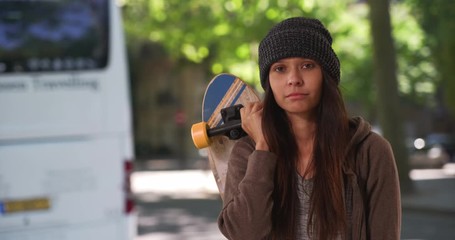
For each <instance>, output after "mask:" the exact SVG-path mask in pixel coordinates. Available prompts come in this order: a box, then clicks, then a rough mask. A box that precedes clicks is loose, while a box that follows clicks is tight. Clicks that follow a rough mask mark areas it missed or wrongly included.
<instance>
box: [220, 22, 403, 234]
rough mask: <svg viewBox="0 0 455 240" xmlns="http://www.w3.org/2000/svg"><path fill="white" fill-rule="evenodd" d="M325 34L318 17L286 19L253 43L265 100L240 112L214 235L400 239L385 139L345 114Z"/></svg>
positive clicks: (335, 61)
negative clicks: (256, 44)
mask: <svg viewBox="0 0 455 240" xmlns="http://www.w3.org/2000/svg"><path fill="white" fill-rule="evenodd" d="M331 45H332V38H331V36H330V33H329V32H328V31H327V29H326V28H325V27H324V26H323V25H322V24H321V22H320V21H318V20H316V19H308V18H303V17H297V18H290V19H286V20H284V21H283V22H280V23H278V24H277V25H276V26H274V27H273V28H272V29H271V30H270V32H269V33H268V34H267V36H266V37H265V38H264V39H263V40H262V41H261V43H260V45H259V68H260V78H261V84H262V87H263V88H264V90H265V96H264V100H263V102H257V103H253V104H250V105H247V106H245V107H244V108H242V109H241V117H242V128H243V129H244V130H245V131H246V132H247V133H248V137H245V138H243V139H241V140H239V142H238V143H237V145H236V146H235V148H234V150H233V151H232V154H231V158H230V162H229V166H228V173H227V179H226V188H225V197H224V199H223V209H222V211H221V213H220V216H219V219H218V225H219V228H220V230H221V232H222V233H223V234H224V235H225V236H226V237H227V238H228V239H233V240H241V239H246V240H254V239H280V240H281V239H319V240H326V239H355V240H358V239H399V238H400V225H401V204H400V191H399V182H398V175H397V170H396V165H395V160H394V157H393V153H392V149H391V147H390V144H389V143H388V142H387V141H386V140H385V139H384V138H382V137H381V136H379V135H377V134H375V133H374V132H371V127H370V125H369V124H368V123H367V122H366V121H364V120H363V119H362V118H360V117H356V118H349V117H348V116H347V113H346V109H345V106H344V102H343V99H342V96H341V93H340V90H339V87H338V84H339V82H340V64H339V61H338V58H337V56H336V54H335V52H334V51H333V49H332V47H331Z"/></svg>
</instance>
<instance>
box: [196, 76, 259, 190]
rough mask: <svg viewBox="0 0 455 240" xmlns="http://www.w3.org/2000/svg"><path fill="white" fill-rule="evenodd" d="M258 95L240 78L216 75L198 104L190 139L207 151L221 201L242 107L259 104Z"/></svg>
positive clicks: (236, 137)
mask: <svg viewBox="0 0 455 240" xmlns="http://www.w3.org/2000/svg"><path fill="white" fill-rule="evenodd" d="M259 100H260V99H259V96H258V95H257V93H256V92H255V91H254V89H253V88H251V87H250V86H249V85H247V84H246V83H245V82H243V81H242V80H240V78H238V77H236V76H234V75H231V74H226V73H223V74H219V75H217V76H215V77H214V78H213V79H212V80H211V81H210V82H209V84H208V85H207V88H206V90H205V94H204V99H203V101H202V122H200V123H196V124H193V126H192V127H191V136H192V138H193V143H194V145H195V146H196V148H198V149H202V148H207V153H208V160H209V164H210V168H211V170H212V172H213V175H214V177H215V180H216V184H217V186H218V190H219V192H220V195H221V198H224V186H225V184H226V173H227V167H228V161H229V157H230V154H231V151H232V148H233V146H234V144H235V142H236V140H237V139H239V138H240V137H242V136H243V135H245V133H244V132H243V130H242V129H241V121H240V112H239V110H240V108H241V107H242V104H245V103H248V102H255V101H259Z"/></svg>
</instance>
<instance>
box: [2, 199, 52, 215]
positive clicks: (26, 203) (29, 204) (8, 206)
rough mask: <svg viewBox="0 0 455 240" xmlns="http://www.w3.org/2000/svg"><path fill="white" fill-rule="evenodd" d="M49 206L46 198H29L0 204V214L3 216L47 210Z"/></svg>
mask: <svg viewBox="0 0 455 240" xmlns="http://www.w3.org/2000/svg"><path fill="white" fill-rule="evenodd" d="M50 206H51V203H50V200H49V199H48V198H30V199H19V200H6V201H1V202H0V212H1V213H3V214H8V213H17V212H29V211H39V210H47V209H49V208H50Z"/></svg>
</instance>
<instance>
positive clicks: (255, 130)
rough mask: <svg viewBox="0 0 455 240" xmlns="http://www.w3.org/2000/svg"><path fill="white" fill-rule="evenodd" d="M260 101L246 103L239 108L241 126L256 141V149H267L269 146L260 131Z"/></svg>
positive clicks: (261, 107)
mask: <svg viewBox="0 0 455 240" xmlns="http://www.w3.org/2000/svg"><path fill="white" fill-rule="evenodd" d="M262 109H263V106H262V103H261V102H253V103H248V104H245V105H244V106H243V108H241V109H240V116H241V119H242V128H243V130H244V131H245V132H246V133H247V134H248V136H250V137H251V138H252V139H253V141H254V142H255V143H256V150H263V151H269V146H268V144H267V142H266V141H265V137H264V133H263V132H262Z"/></svg>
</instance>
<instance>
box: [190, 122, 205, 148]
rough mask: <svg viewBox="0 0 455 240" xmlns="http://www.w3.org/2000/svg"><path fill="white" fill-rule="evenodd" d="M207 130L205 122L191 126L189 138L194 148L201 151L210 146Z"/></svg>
mask: <svg viewBox="0 0 455 240" xmlns="http://www.w3.org/2000/svg"><path fill="white" fill-rule="evenodd" d="M208 128H209V127H208V125H207V123H206V122H200V123H195V124H193V126H191V137H192V138H193V143H194V146H196V148H198V149H202V148H206V147H208V146H209V145H210V138H209V136H208V134H207V130H208Z"/></svg>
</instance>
